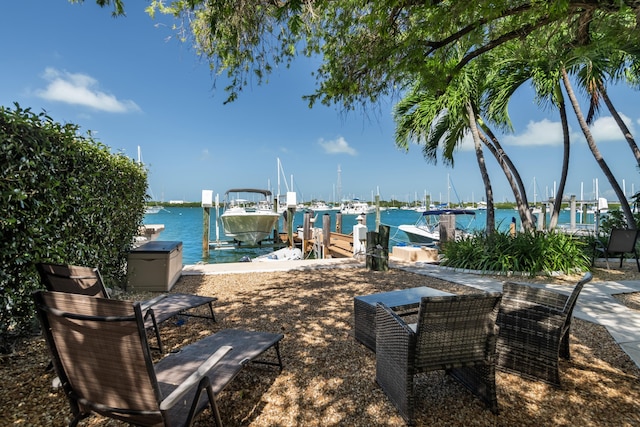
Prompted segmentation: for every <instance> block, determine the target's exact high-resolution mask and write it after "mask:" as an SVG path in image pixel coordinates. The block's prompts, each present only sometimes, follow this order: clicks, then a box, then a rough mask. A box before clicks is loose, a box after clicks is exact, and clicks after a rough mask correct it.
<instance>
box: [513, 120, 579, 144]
mask: <svg viewBox="0 0 640 427" xmlns="http://www.w3.org/2000/svg"><path fill="white" fill-rule="evenodd" d="M569 132H571V130H569ZM571 138H572V139H573V135H571ZM562 142H563V138H562V124H561V123H560V122H552V121H551V120H548V119H542V120H541V121H539V122H534V121H530V122H529V123H528V124H527V128H526V129H525V131H524V132H523V133H521V134H520V135H506V136H505V137H504V143H505V145H520V146H541V145H562Z"/></svg>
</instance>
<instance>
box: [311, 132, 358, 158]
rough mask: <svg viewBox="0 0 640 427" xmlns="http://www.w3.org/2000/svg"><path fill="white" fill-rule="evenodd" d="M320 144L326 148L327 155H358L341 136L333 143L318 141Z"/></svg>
mask: <svg viewBox="0 0 640 427" xmlns="http://www.w3.org/2000/svg"><path fill="white" fill-rule="evenodd" d="M318 144H320V146H321V147H322V148H324V151H325V153H327V154H341V153H346V154H350V155H352V156H355V155H356V154H357V152H356V150H355V149H354V148H352V147H350V146H349V143H348V142H347V141H346V140H345V139H344V138H343V137H341V136H340V137H338V139H335V140H333V141H325V140H324V139H320V141H318Z"/></svg>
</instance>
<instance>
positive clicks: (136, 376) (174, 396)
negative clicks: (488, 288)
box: [34, 291, 284, 427]
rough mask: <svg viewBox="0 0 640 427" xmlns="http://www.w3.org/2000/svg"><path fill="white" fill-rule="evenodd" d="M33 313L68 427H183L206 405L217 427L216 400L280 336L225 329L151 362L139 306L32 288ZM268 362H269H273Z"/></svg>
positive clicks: (218, 422) (277, 348) (273, 346)
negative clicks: (101, 424)
mask: <svg viewBox="0 0 640 427" xmlns="http://www.w3.org/2000/svg"><path fill="white" fill-rule="evenodd" d="M34 300H35V304H36V312H37V315H38V318H39V320H40V323H41V325H42V331H43V334H44V337H45V340H46V342H47V346H48V348H49V351H50V353H51V355H52V358H53V365H54V368H55V371H56V374H57V375H58V377H59V378H60V381H61V384H62V387H63V389H64V392H65V395H66V396H67V399H68V400H69V403H70V406H71V411H72V413H73V419H72V420H71V422H70V423H69V426H71V427H73V426H76V425H77V424H78V422H79V421H80V420H82V419H84V418H86V417H88V416H90V415H91V414H92V413H97V414H100V415H103V416H105V417H109V418H113V419H117V420H121V421H125V422H128V423H130V424H134V425H144V426H156V425H163V426H190V425H191V424H192V422H193V420H194V418H195V417H196V416H197V415H198V414H200V413H201V412H202V411H203V410H204V409H205V408H207V407H210V408H211V412H212V417H213V420H214V422H215V425H216V426H218V427H220V426H221V425H222V422H221V417H220V413H219V411H218V407H217V404H216V395H218V394H219V393H220V391H222V390H223V389H224V388H225V387H226V386H227V384H229V383H230V382H231V381H232V380H233V378H234V377H235V376H236V375H237V374H238V372H240V370H241V369H242V368H243V366H245V364H246V363H247V362H249V361H257V360H256V359H257V358H258V357H260V356H261V355H262V354H263V353H265V352H266V351H267V350H268V349H270V348H274V349H275V352H276V356H277V362H274V361H271V362H270V361H263V363H269V364H272V365H277V366H279V367H280V369H282V361H281V359H280V352H279V343H280V340H282V338H284V336H283V335H282V334H272V333H267V332H251V331H242V330H235V329H225V330H222V331H220V332H218V333H216V334H213V335H210V336H209V337H207V338H204V339H201V340H199V341H197V342H196V343H194V344H191V345H188V346H186V347H183V348H182V349H181V350H180V351H179V352H177V353H170V354H169V355H167V356H165V357H164V358H163V359H162V360H160V361H159V362H158V363H156V364H154V363H153V362H152V358H151V351H150V349H149V345H148V342H147V334H146V332H145V323H144V319H143V314H142V307H141V304H140V303H138V302H136V303H132V302H129V301H120V300H110V299H105V298H92V297H88V296H86V295H77V294H72V293H61V292H48V291H37V292H36V293H34ZM272 360H274V359H272Z"/></svg>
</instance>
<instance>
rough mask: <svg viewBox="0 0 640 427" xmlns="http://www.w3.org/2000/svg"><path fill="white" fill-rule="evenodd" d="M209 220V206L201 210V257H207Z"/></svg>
mask: <svg viewBox="0 0 640 427" xmlns="http://www.w3.org/2000/svg"><path fill="white" fill-rule="evenodd" d="M210 222H211V208H209V207H205V208H203V211H202V258H209V226H210Z"/></svg>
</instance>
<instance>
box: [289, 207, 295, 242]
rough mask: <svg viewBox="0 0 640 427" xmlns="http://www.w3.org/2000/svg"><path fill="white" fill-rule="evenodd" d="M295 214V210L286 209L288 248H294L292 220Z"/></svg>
mask: <svg viewBox="0 0 640 427" xmlns="http://www.w3.org/2000/svg"><path fill="white" fill-rule="evenodd" d="M295 214H296V208H295V207H293V208H287V236H288V237H289V247H290V248H295V247H296V245H295V242H294V241H293V218H294V215H295Z"/></svg>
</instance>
